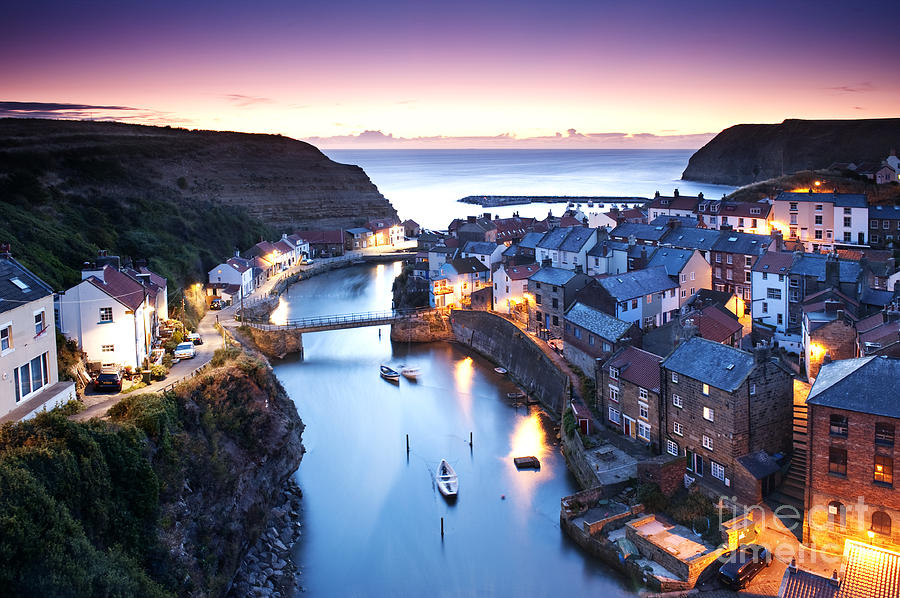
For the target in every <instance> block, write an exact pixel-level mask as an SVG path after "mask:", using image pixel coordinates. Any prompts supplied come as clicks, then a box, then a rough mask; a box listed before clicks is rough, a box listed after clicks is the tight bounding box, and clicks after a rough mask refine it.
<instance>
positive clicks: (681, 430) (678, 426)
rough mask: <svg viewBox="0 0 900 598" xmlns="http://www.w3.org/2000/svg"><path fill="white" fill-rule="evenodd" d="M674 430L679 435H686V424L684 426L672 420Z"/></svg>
mask: <svg viewBox="0 0 900 598" xmlns="http://www.w3.org/2000/svg"><path fill="white" fill-rule="evenodd" d="M672 431H673V432H675V433H676V434H678V435H679V436H684V426H682V425H681V424H680V423H679V422H672Z"/></svg>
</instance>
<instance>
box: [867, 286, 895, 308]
mask: <svg viewBox="0 0 900 598" xmlns="http://www.w3.org/2000/svg"><path fill="white" fill-rule="evenodd" d="M893 300H894V292H893V291H883V290H881V289H869V288H866V289H863V291H862V293H860V295H859V302H860V303H865V304H866V305H876V306H878V307H884V306H886V305H887V304H889V303H890V302H891V301H893Z"/></svg>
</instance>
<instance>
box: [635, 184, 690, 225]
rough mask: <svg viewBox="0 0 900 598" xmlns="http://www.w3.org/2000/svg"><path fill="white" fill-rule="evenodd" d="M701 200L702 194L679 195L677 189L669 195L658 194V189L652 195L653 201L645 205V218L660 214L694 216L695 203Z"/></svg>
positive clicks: (655, 216)
mask: <svg viewBox="0 0 900 598" xmlns="http://www.w3.org/2000/svg"><path fill="white" fill-rule="evenodd" d="M701 201H703V194H702V193H698V194H697V195H696V196H691V195H681V194H680V193H679V192H678V189H675V192H674V193H673V194H672V195H670V196H666V195H660V194H659V191H657V192H656V194H655V195H654V196H653V201H651V202H650V203H649V204H648V205H647V218H648V219H649V220H653V219H655V218H659V217H660V216H685V217H687V218H694V219H696V216H695V215H694V213H695V212H696V211H697V205H698V204H699V203H700V202H701Z"/></svg>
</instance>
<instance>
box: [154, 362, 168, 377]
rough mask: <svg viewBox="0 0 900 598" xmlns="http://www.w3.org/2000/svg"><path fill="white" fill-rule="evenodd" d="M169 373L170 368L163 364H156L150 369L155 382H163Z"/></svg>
mask: <svg viewBox="0 0 900 598" xmlns="http://www.w3.org/2000/svg"><path fill="white" fill-rule="evenodd" d="M168 373H169V368H167V367H166V366H164V365H162V364H156V365H154V366H153V367H151V368H150V377H151V378H152V379H154V380H163V379H165V377H166V375H167V374H168Z"/></svg>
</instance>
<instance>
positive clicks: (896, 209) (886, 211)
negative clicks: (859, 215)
mask: <svg viewBox="0 0 900 598" xmlns="http://www.w3.org/2000/svg"><path fill="white" fill-rule="evenodd" d="M869 218H871V219H873V220H875V219H879V220H900V206H869Z"/></svg>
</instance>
